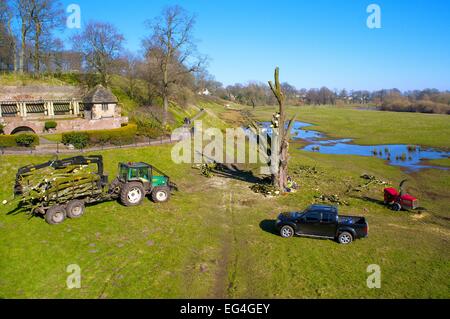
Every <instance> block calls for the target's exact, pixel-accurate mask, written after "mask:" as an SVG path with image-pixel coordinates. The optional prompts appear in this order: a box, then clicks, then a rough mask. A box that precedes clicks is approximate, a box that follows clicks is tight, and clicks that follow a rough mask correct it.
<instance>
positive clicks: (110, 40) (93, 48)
mask: <svg viewBox="0 0 450 319" xmlns="http://www.w3.org/2000/svg"><path fill="white" fill-rule="evenodd" d="M124 40H125V39H124V37H123V35H122V34H120V33H119V32H118V30H117V29H116V27H115V26H113V25H112V24H110V23H103V22H89V23H88V24H87V25H86V27H85V29H84V31H83V32H82V33H81V34H79V35H76V36H74V37H73V38H72V41H73V47H74V50H81V52H82V53H83V56H84V59H85V61H86V63H87V65H88V67H89V69H90V70H92V71H94V72H96V73H98V74H99V75H100V80H101V83H102V84H103V85H105V86H107V85H108V83H109V78H110V75H111V73H112V71H113V68H114V63H115V60H116V59H117V58H118V57H119V56H120V53H121V50H122V45H123V42H124Z"/></svg>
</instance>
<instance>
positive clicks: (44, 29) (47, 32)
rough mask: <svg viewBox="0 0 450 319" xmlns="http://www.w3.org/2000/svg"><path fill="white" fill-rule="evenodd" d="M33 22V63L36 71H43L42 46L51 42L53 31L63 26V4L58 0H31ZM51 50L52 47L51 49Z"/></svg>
mask: <svg viewBox="0 0 450 319" xmlns="http://www.w3.org/2000/svg"><path fill="white" fill-rule="evenodd" d="M30 2H31V12H30V18H31V23H32V29H31V32H32V34H33V42H34V52H33V64H34V72H35V73H39V72H40V71H41V59H42V54H43V53H42V47H43V46H45V44H46V43H47V44H51V43H52V42H53V41H52V38H51V37H52V31H53V30H54V29H55V28H57V27H61V26H63V14H64V11H63V9H62V5H61V3H60V2H59V1H58V0H30ZM50 51H51V49H50Z"/></svg>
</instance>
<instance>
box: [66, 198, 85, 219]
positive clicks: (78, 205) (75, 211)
mask: <svg viewBox="0 0 450 319" xmlns="http://www.w3.org/2000/svg"><path fill="white" fill-rule="evenodd" d="M84 208H85V207H84V203H83V202H82V201H80V200H72V201H70V202H69V203H68V204H67V206H66V212H67V217H68V218H80V217H81V216H83V215H84Z"/></svg>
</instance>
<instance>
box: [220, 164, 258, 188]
mask: <svg viewBox="0 0 450 319" xmlns="http://www.w3.org/2000/svg"><path fill="white" fill-rule="evenodd" d="M213 172H214V174H215V175H216V176H220V177H224V178H231V179H236V180H239V181H243V182H247V183H252V184H261V183H264V179H263V178H260V177H258V176H255V174H254V173H253V172H252V171H251V170H243V169H241V168H239V167H238V166H237V165H235V164H229V165H226V164H217V168H216V169H214V170H213Z"/></svg>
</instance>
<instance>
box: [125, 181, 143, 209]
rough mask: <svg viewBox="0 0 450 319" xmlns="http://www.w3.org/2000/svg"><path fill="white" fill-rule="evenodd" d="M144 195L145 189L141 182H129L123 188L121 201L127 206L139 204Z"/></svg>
mask: <svg viewBox="0 0 450 319" xmlns="http://www.w3.org/2000/svg"><path fill="white" fill-rule="evenodd" d="M144 197H145V191H144V187H143V186H142V184H141V183H127V184H125V185H124V186H123V188H122V192H121V194H120V201H121V202H122V204H123V205H125V206H138V205H140V204H141V203H142V201H143V200H144Z"/></svg>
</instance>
